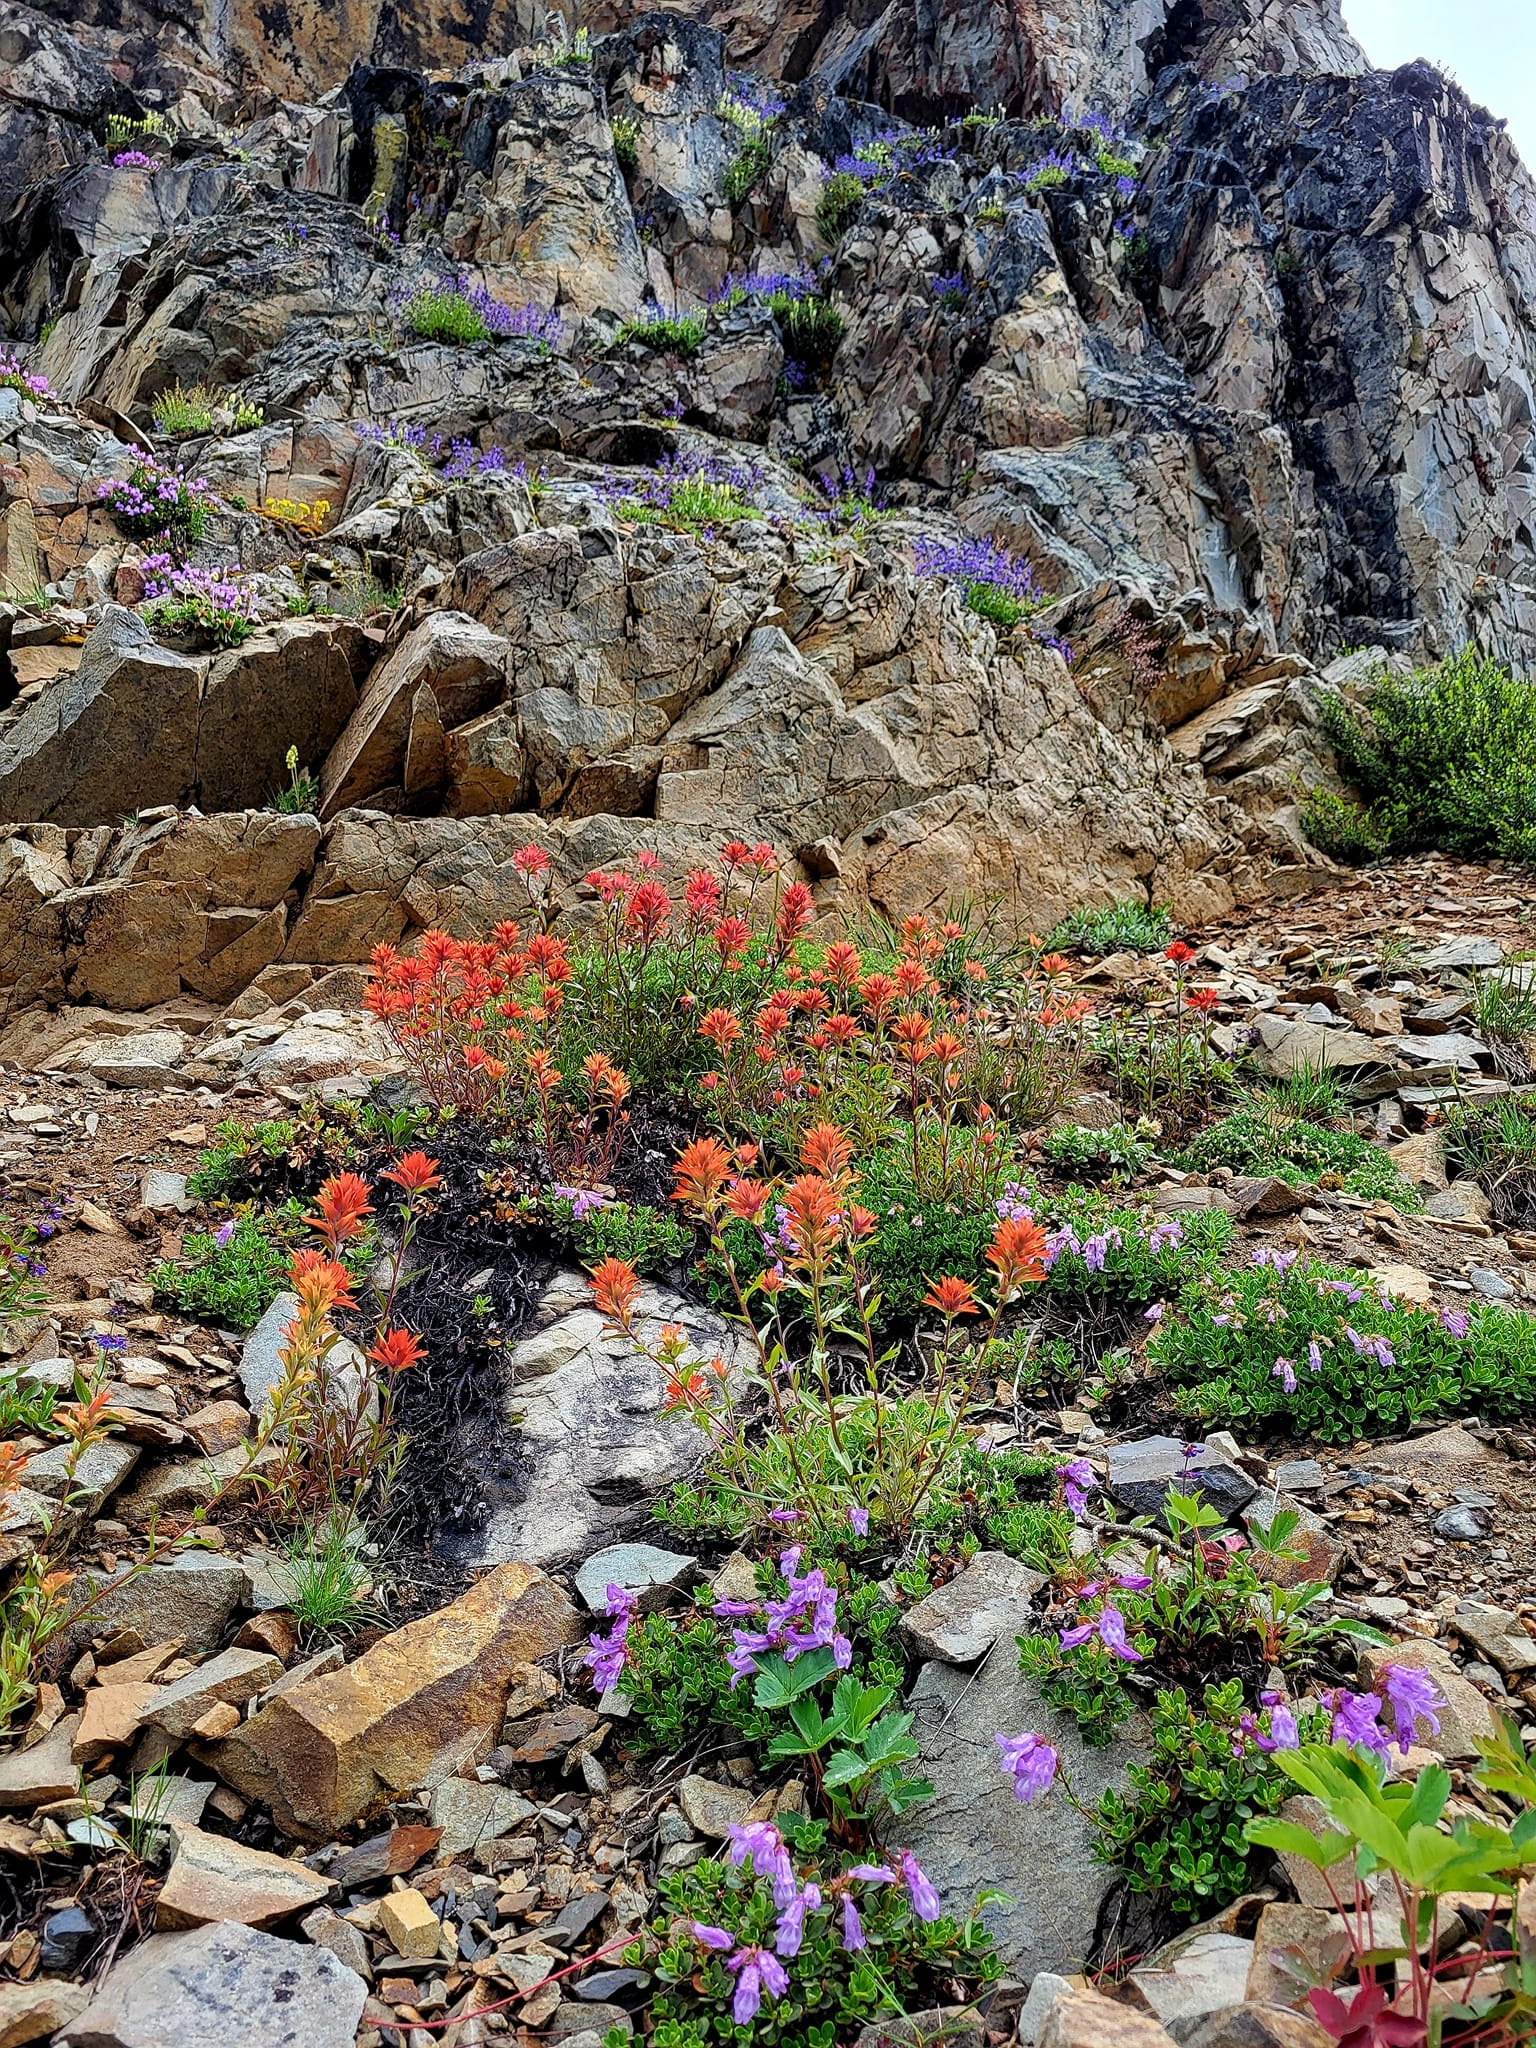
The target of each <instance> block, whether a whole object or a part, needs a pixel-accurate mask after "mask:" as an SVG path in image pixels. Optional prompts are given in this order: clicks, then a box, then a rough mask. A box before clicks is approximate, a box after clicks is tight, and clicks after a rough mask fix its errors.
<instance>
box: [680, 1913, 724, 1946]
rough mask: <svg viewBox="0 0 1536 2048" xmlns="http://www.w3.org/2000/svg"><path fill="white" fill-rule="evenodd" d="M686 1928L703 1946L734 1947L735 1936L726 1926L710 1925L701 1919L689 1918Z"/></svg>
mask: <svg viewBox="0 0 1536 2048" xmlns="http://www.w3.org/2000/svg"><path fill="white" fill-rule="evenodd" d="M688 1930H689V1932H690V1933H691V1934H692V1936H693V1938H694V1940H695V1941H697V1942H702V1943H703V1945H704V1947H705V1948H734V1947H735V1946H736V1937H735V1935H734V1934H732V1933H731V1931H730V1929H729V1928H726V1927H710V1926H708V1925H707V1924H706V1923H705V1922H704V1921H702V1920H690V1921H689V1923H688Z"/></svg>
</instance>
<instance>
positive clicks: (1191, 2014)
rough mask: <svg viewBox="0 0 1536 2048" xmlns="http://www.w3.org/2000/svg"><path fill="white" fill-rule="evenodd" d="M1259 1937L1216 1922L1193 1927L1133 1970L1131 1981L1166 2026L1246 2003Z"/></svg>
mask: <svg viewBox="0 0 1536 2048" xmlns="http://www.w3.org/2000/svg"><path fill="white" fill-rule="evenodd" d="M1252 1962H1253V1943H1252V1941H1251V1940H1247V1939H1245V1938H1244V1937H1243V1936H1242V1935H1238V1934H1223V1933H1222V1932H1221V1931H1220V1930H1219V1929H1217V1928H1214V1927H1195V1928H1191V1929H1190V1931H1189V1932H1188V1933H1187V1934H1183V1935H1180V1936H1179V1937H1178V1938H1177V1939H1176V1940H1174V1941H1170V1942H1168V1943H1167V1944H1166V1945H1165V1946H1164V1947H1162V1948H1160V1949H1159V1950H1158V1951H1157V1953H1156V1955H1154V1956H1150V1957H1149V1958H1148V1959H1147V1961H1146V1962H1144V1963H1141V1964H1139V1965H1138V1966H1137V1967H1136V1968H1135V1969H1134V1970H1132V1972H1131V1978H1130V1981H1131V1982H1132V1983H1133V1984H1134V1985H1135V1986H1136V1989H1137V1990H1138V1991H1139V1992H1140V1993H1141V1995H1142V1997H1143V1998H1144V1999H1145V2000H1146V2001H1147V2004H1148V2005H1149V2006H1150V2007H1151V2009H1152V2011H1153V2013H1154V2014H1155V2015H1156V2017H1157V2018H1158V2019H1159V2020H1161V2021H1162V2023H1163V2025H1164V2026H1172V2025H1174V2024H1175V2023H1176V2022H1177V2023H1180V2024H1182V2023H1183V2022H1186V2021H1189V2020H1195V2019H1201V2018H1203V2017H1204V2016H1205V2014H1207V2013H1211V2012H1219V2011H1220V2010H1221V2009H1222V2008H1223V2007H1224V2006H1228V2005H1241V2003H1242V2001H1243V1996H1244V1993H1245V1991H1246V1988H1247V1984H1248V1970H1249V1966H1250V1965H1251V1964H1252Z"/></svg>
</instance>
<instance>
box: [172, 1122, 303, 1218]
mask: <svg viewBox="0 0 1536 2048" xmlns="http://www.w3.org/2000/svg"><path fill="white" fill-rule="evenodd" d="M298 1128H299V1127H298V1125H297V1124H296V1123H295V1122H294V1120H293V1118H292V1117H274V1118H271V1119H269V1120H268V1121H266V1122H264V1123H258V1124H246V1123H242V1122H241V1121H240V1120H239V1118H238V1117H232V1118H227V1119H226V1120H225V1121H224V1122H223V1123H220V1124H215V1125H214V1127H213V1143H212V1144H211V1145H209V1146H207V1147H206V1148H205V1150H203V1151H202V1152H200V1153H199V1154H198V1156H197V1165H196V1166H195V1167H194V1168H193V1170H192V1172H191V1173H190V1174H189V1175H188V1176H187V1193H188V1194H189V1195H190V1196H191V1197H192V1199H193V1201H194V1202H217V1201H227V1200H228V1199H229V1197H230V1196H231V1195H236V1194H244V1193H246V1192H247V1191H248V1190H249V1189H250V1187H251V1186H252V1184H253V1178H252V1174H251V1165H252V1162H253V1161H259V1160H264V1159H278V1158H280V1157H281V1156H282V1154H283V1153H285V1152H286V1151H287V1150H288V1148H289V1146H290V1145H292V1143H293V1141H294V1138H295V1137H296V1135H297V1133H298Z"/></svg>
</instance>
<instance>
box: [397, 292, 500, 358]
mask: <svg viewBox="0 0 1536 2048" xmlns="http://www.w3.org/2000/svg"><path fill="white" fill-rule="evenodd" d="M405 321H406V325H407V326H408V327H409V328H410V330H411V332H412V333H413V334H414V335H417V336H418V337H419V338H420V339H421V340H422V341H448V342H454V343H456V344H459V345H460V346H462V345H463V344H465V343H467V342H471V341H489V340H490V337H491V330H490V328H489V326H488V325H487V324H486V321H485V319H484V316H483V315H482V314H481V313H480V312H479V311H478V309H477V308H476V307H475V306H473V305H472V304H471V303H470V300H469V298H468V296H467V294H466V293H464V292H461V291H459V290H458V289H457V288H456V287H455V286H453V285H439V286H437V287H436V288H433V287H430V286H427V287H423V289H422V290H421V291H419V292H417V293H416V295H415V297H414V298H413V299H411V300H410V301H409V302H408V304H407V305H406V308H405Z"/></svg>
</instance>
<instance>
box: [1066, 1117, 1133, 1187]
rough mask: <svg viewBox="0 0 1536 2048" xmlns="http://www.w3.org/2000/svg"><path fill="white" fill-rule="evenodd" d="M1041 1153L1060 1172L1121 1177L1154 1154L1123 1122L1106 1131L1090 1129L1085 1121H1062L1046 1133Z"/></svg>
mask: <svg viewBox="0 0 1536 2048" xmlns="http://www.w3.org/2000/svg"><path fill="white" fill-rule="evenodd" d="M1152 1128H1153V1127H1152V1126H1150V1125H1149V1126H1147V1129H1148V1130H1150V1129H1152ZM1045 1156H1046V1158H1047V1159H1049V1160H1050V1162H1051V1164H1052V1165H1053V1166H1059V1167H1060V1168H1061V1170H1062V1171H1063V1172H1064V1173H1072V1174H1084V1175H1088V1176H1091V1177H1092V1178H1093V1179H1095V1180H1110V1181H1125V1180H1133V1179H1134V1178H1135V1176H1136V1175H1137V1174H1138V1173H1141V1172H1143V1171H1144V1170H1145V1169H1146V1167H1148V1166H1149V1165H1150V1164H1151V1163H1152V1159H1153V1157H1154V1154H1153V1150H1152V1147H1151V1146H1150V1145H1149V1144H1147V1143H1146V1142H1145V1140H1144V1138H1143V1137H1141V1136H1139V1135H1138V1133H1137V1131H1133V1130H1131V1129H1130V1128H1129V1127H1128V1126H1127V1125H1125V1124H1114V1125H1112V1126H1111V1127H1110V1129H1108V1130H1107V1131H1097V1130H1092V1129H1090V1128H1089V1127H1088V1126H1087V1125H1086V1124H1063V1125H1061V1126H1060V1127H1059V1128H1058V1129H1057V1130H1054V1131H1052V1132H1050V1134H1049V1135H1048V1136H1047V1138H1046V1141H1045Z"/></svg>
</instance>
